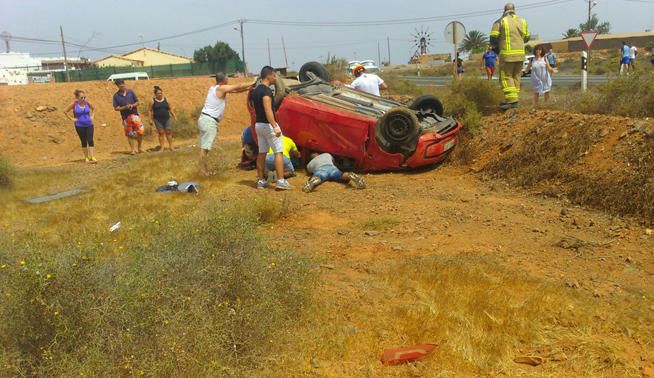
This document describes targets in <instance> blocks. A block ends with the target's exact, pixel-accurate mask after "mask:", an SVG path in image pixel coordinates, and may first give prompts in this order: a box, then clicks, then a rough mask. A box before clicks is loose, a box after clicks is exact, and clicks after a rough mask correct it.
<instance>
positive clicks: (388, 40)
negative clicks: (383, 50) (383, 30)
mask: <svg viewBox="0 0 654 378" xmlns="http://www.w3.org/2000/svg"><path fill="white" fill-rule="evenodd" d="M386 46H387V48H388V65H389V66H390V65H391V37H386Z"/></svg>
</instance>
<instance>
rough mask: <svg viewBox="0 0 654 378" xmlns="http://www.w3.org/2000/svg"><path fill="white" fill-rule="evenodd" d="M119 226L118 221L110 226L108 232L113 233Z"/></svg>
mask: <svg viewBox="0 0 654 378" xmlns="http://www.w3.org/2000/svg"><path fill="white" fill-rule="evenodd" d="M120 226H121V224H120V222H118V223H116V224H114V225H113V226H111V228H110V229H109V232H111V233H112V234H113V233H114V232H116V231H118V230H119V229H120Z"/></svg>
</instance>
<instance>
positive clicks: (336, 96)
mask: <svg viewBox="0 0 654 378" xmlns="http://www.w3.org/2000/svg"><path fill="white" fill-rule="evenodd" d="M298 79H299V80H295V79H286V78H285V79H282V78H278V79H277V83H276V84H275V88H273V90H274V93H275V98H274V106H275V107H276V112H275V115H276V118H277V121H278V122H279V125H280V126H281V128H282V131H283V133H284V135H286V136H288V137H290V138H291V139H293V140H294V141H295V143H296V144H297V146H298V147H299V148H300V149H301V151H302V154H303V156H304V157H305V158H306V157H307V156H309V155H310V152H313V151H316V152H328V153H330V154H332V155H333V156H334V158H336V159H337V161H338V162H339V163H340V165H341V168H343V169H348V170H358V171H369V172H374V171H392V170H402V169H412V168H419V167H424V166H429V165H433V164H436V163H438V162H441V161H442V160H444V159H445V158H446V157H447V156H448V155H449V154H450V153H451V152H452V150H453V149H454V147H455V146H456V144H457V143H458V133H459V130H460V129H461V124H460V123H459V122H458V121H456V120H455V119H454V118H451V117H450V118H445V117H443V105H442V104H441V102H440V101H439V100H438V99H437V98H436V97H434V96H421V97H418V98H416V99H414V100H413V102H412V103H411V104H410V105H408V106H407V105H404V104H402V103H399V102H397V101H393V100H390V99H386V98H384V97H378V96H374V95H371V94H368V93H365V92H361V91H358V90H355V89H351V88H347V87H342V86H336V85H334V84H331V83H330V82H329V75H328V73H327V70H326V69H325V67H323V66H322V65H321V64H320V63H316V62H309V63H306V64H305V65H303V66H302V68H301V70H300V73H299V78H298ZM249 97H250V96H248V99H249ZM248 108H249V110H250V115H251V117H252V124H254V122H255V116H254V108H253V107H252V104H251V103H250V101H249V100H248Z"/></svg>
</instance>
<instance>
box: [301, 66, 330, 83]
mask: <svg viewBox="0 0 654 378" xmlns="http://www.w3.org/2000/svg"><path fill="white" fill-rule="evenodd" d="M309 72H311V73H312V74H314V75H316V76H317V77H319V78H321V79H322V80H323V81H326V82H329V72H327V68H325V66H323V65H322V64H320V63H318V62H307V63H304V64H303V65H302V67H300V74H299V75H298V76H299V79H300V82H301V83H306V82H307V81H311V78H310V77H309V75H308V73H309Z"/></svg>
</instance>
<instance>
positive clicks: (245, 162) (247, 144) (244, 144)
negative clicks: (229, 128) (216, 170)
mask: <svg viewBox="0 0 654 378" xmlns="http://www.w3.org/2000/svg"><path fill="white" fill-rule="evenodd" d="M258 154H259V146H257V136H256V135H255V133H254V126H247V127H246V128H245V129H244V130H243V134H241V162H240V163H239V164H238V166H237V167H238V168H239V169H242V170H245V171H251V170H253V169H257V155H258Z"/></svg>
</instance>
